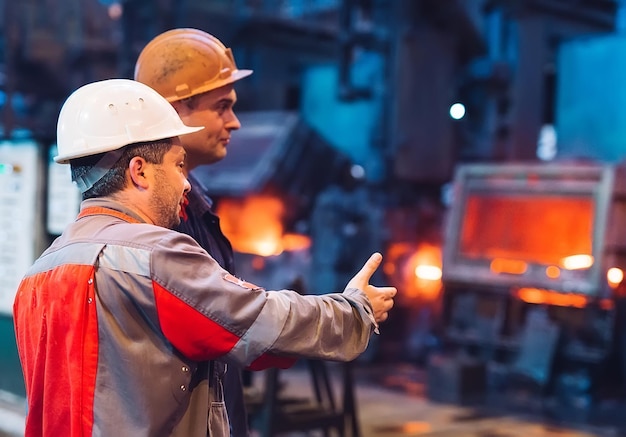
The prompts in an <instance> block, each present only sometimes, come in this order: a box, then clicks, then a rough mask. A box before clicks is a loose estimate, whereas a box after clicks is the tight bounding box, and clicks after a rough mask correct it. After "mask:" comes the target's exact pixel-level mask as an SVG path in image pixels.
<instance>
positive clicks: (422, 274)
mask: <svg viewBox="0 0 626 437" xmlns="http://www.w3.org/2000/svg"><path fill="white" fill-rule="evenodd" d="M383 270H384V272H385V273H386V274H387V275H388V276H389V277H390V279H391V282H392V283H393V284H394V285H395V286H397V287H398V299H399V300H403V301H404V302H405V303H415V300H423V301H427V302H428V303H434V302H436V301H437V299H438V297H439V294H440V292H441V286H442V285H441V248H440V247H438V246H435V245H433V244H427V243H424V244H421V245H419V246H418V247H417V248H416V247H415V246H414V245H413V244H410V243H405V242H401V243H393V244H391V245H390V246H389V247H388V248H387V250H386V254H385V263H384V265H383Z"/></svg>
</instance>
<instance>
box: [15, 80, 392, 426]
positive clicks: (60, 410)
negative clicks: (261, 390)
mask: <svg viewBox="0 0 626 437" xmlns="http://www.w3.org/2000/svg"><path fill="white" fill-rule="evenodd" d="M199 129H201V128H199V127H192V126H188V125H186V124H184V123H183V122H182V120H181V119H180V117H179V116H178V115H177V113H176V111H175V110H174V109H173V108H172V107H171V105H170V104H169V103H168V102H167V100H165V99H164V98H163V97H161V96H160V95H159V94H158V93H157V92H156V91H154V90H153V89H151V88H150V87H148V86H146V85H143V84H141V83H139V82H136V81H132V80H126V79H111V80H105V81H101V82H95V83H92V84H88V85H85V86H83V87H81V88H79V89H78V90H77V91H75V92H74V93H73V94H72V95H70V97H69V98H68V99H67V100H66V102H65V103H64V105H63V108H62V109H61V113H60V115H59V120H58V125H57V146H58V153H59V154H58V156H57V157H56V161H57V162H59V163H67V162H69V164H70V166H71V170H72V177H73V179H74V180H75V181H76V182H77V184H78V185H79V187H80V190H81V191H82V196H83V201H82V202H81V207H80V212H79V214H78V217H77V218H76V220H75V221H74V222H73V223H71V224H69V225H68V226H67V228H66V229H65V230H64V231H63V233H62V234H61V236H59V237H58V238H57V239H56V240H55V241H54V242H53V243H52V245H51V246H50V247H49V248H48V249H46V250H45V251H44V253H43V254H42V255H41V256H40V257H39V258H38V259H37V260H36V261H35V262H34V264H33V265H32V266H31V267H30V268H29V269H28V271H27V272H26V273H25V275H24V278H23V279H22V281H21V282H20V284H19V287H18V290H17V293H16V296H15V302H14V306H13V319H14V324H15V334H16V340H17V348H18V352H19V357H20V361H21V364H22V370H23V374H24V381H25V387H26V397H27V401H28V410H27V417H26V428H25V433H24V435H25V437H35V436H38V437H59V436H63V437H79V436H80V437H86V436H133V437H167V436H174V437H207V436H211V437H228V436H229V435H230V425H229V420H228V416H227V414H226V410H225V408H224V403H223V399H222V392H221V390H220V384H219V381H216V373H215V371H214V369H215V367H214V365H215V362H216V361H215V360H220V361H221V362H227V363H232V364H233V365H236V366H241V367H245V368H250V369H251V370H257V369H262V368H266V367H271V366H277V367H288V366H290V365H291V364H293V362H294V360H295V359H296V358H298V357H308V358H316V359H333V360H339V361H345V360H352V359H354V358H356V357H357V356H358V355H359V354H360V353H362V352H363V351H364V350H365V349H366V347H367V344H368V341H369V338H370V336H371V334H372V332H377V328H378V323H379V322H381V321H383V320H385V319H386V318H387V316H388V311H389V310H390V309H391V308H392V306H393V297H394V296H395V294H396V289H395V288H393V287H375V286H372V285H370V284H369V280H370V277H371V275H372V274H373V273H374V271H375V270H376V269H377V268H378V266H379V265H380V262H381V259H382V257H381V256H380V254H378V253H375V254H373V255H372V256H371V258H370V259H369V260H368V261H367V262H366V264H365V265H364V266H363V268H362V269H361V270H360V271H359V272H358V273H357V274H356V275H355V276H354V277H353V278H352V279H351V280H350V281H349V282H348V284H347V286H346V288H345V290H344V291H343V292H342V293H335V294H327V295H321V296H302V295H300V294H299V293H298V292H297V291H290V290H281V291H280V292H274V291H266V290H265V289H264V288H262V287H258V286H256V285H254V284H251V283H249V282H246V281H245V280H242V279H240V278H237V277H235V276H233V275H232V274H231V273H229V272H228V271H227V270H225V269H223V268H222V267H220V266H219V264H218V263H217V262H216V261H215V260H214V259H213V258H212V257H211V256H210V255H209V254H208V253H207V252H206V251H205V250H204V249H202V248H201V247H200V246H199V245H198V243H196V241H195V240H194V239H192V238H191V237H189V236H188V235H185V234H183V233H180V232H177V231H175V230H172V229H169V228H171V227H175V226H176V225H177V224H178V222H179V220H180V219H179V215H180V209H181V206H182V204H183V198H184V194H185V193H186V192H188V191H189V189H190V185H189V182H188V181H187V179H186V177H185V173H184V166H185V155H186V153H185V149H184V148H183V147H182V146H181V139H182V138H184V137H185V136H186V135H192V134H193V133H194V132H197V131H199Z"/></svg>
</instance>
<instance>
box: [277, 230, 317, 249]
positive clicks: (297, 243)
mask: <svg viewBox="0 0 626 437" xmlns="http://www.w3.org/2000/svg"><path fill="white" fill-rule="evenodd" d="M282 241H283V250H286V251H288V252H295V251H298V250H306V249H308V248H309V247H311V239H310V238H309V237H307V236H306V235H301V234H285V235H283V239H282Z"/></svg>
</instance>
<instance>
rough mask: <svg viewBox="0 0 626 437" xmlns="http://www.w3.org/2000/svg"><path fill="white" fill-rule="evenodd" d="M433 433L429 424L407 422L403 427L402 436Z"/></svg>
mask: <svg viewBox="0 0 626 437" xmlns="http://www.w3.org/2000/svg"><path fill="white" fill-rule="evenodd" d="M431 431H432V426H431V425H430V423H428V422H405V423H404V424H403V425H402V434H425V433H427V432H431Z"/></svg>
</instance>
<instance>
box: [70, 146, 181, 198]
mask: <svg viewBox="0 0 626 437" xmlns="http://www.w3.org/2000/svg"><path fill="white" fill-rule="evenodd" d="M171 148H172V139H171V138H167V139H163V140H157V141H147V142H142V143H135V144H129V145H128V146H125V147H124V148H123V150H122V156H120V158H119V159H118V160H117V162H116V163H115V164H113V167H111V169H110V170H109V171H108V172H106V174H105V175H104V176H103V177H102V178H101V179H99V180H98V181H97V182H96V183H95V184H93V186H92V187H91V188H90V189H88V190H87V191H85V192H84V193H83V195H82V199H83V200H86V199H91V198H94V197H106V196H110V195H112V194H115V193H117V192H118V191H121V190H122V189H124V187H125V185H126V169H127V168H128V164H129V163H130V160H131V159H133V158H134V157H135V156H138V157H140V158H143V159H145V160H146V161H147V162H149V163H150V164H161V163H163V156H164V155H165V154H166V153H167V152H168V151H169V150H170V149H171ZM104 155H105V154H104V153H100V154H98V155H91V156H85V157H83V158H75V159H72V160H70V167H71V170H72V180H73V181H74V180H77V179H79V178H80V177H82V176H84V175H85V174H87V173H89V172H90V171H91V170H92V169H93V168H94V166H95V165H96V164H97V163H98V161H100V159H102V157H103V156H104Z"/></svg>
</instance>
